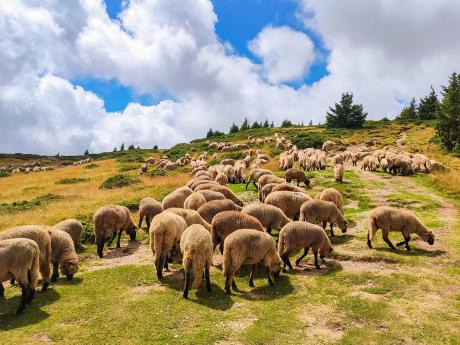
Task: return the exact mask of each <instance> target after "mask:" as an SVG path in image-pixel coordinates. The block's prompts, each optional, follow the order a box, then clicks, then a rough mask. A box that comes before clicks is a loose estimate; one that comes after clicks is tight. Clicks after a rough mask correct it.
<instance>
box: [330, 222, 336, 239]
mask: <svg viewBox="0 0 460 345" xmlns="http://www.w3.org/2000/svg"><path fill="white" fill-rule="evenodd" d="M329 225H330V226H331V237H332V236H335V235H334V229H333V228H334V225H332V223H329Z"/></svg>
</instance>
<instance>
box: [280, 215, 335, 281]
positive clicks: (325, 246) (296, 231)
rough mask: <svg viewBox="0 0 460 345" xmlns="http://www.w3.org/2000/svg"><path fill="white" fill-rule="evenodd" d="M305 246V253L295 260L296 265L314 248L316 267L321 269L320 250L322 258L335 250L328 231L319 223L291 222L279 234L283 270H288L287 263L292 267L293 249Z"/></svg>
mask: <svg viewBox="0 0 460 345" xmlns="http://www.w3.org/2000/svg"><path fill="white" fill-rule="evenodd" d="M300 248H304V251H303V254H302V255H301V256H300V257H299V258H297V260H296V261H295V264H296V266H298V265H299V263H300V261H301V260H302V259H303V258H304V257H305V256H306V255H307V254H308V250H309V249H310V248H312V250H313V256H314V258H315V267H316V269H318V270H319V269H321V267H320V265H319V263H318V251H319V254H320V257H321V259H323V258H324V257H326V256H328V255H330V254H331V253H332V251H333V248H332V244H331V241H330V240H329V238H328V237H327V235H326V232H325V231H324V230H323V229H322V228H321V227H320V226H318V225H315V224H311V223H307V222H291V223H289V224H287V225H286V226H284V227H283V228H282V229H281V231H280V234H279V242H278V255H279V256H280V257H281V259H282V260H283V263H284V266H283V272H286V265H287V266H289V268H290V269H292V268H293V267H292V264H291V262H290V261H289V254H291V253H292V252H293V251H295V250H297V249H300Z"/></svg>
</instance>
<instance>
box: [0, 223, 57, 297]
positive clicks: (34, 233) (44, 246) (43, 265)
mask: <svg viewBox="0 0 460 345" xmlns="http://www.w3.org/2000/svg"><path fill="white" fill-rule="evenodd" d="M12 238H28V239H30V240H33V241H35V243H37V245H38V248H39V249H40V260H39V270H40V274H41V276H42V290H41V291H46V290H47V289H48V286H49V284H50V273H51V272H50V263H51V238H50V235H49V234H48V231H47V228H46V227H44V226H40V225H23V226H16V227H13V228H9V229H6V230H3V231H0V241H3V240H8V239H12Z"/></svg>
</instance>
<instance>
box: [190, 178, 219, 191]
mask: <svg viewBox="0 0 460 345" xmlns="http://www.w3.org/2000/svg"><path fill="white" fill-rule="evenodd" d="M216 176H217V175H216ZM202 184H205V185H208V184H218V183H217V182H216V181H209V180H205V179H199V180H196V181H194V182H193V183H192V185H191V186H190V188H191V189H193V190H194V191H196V190H197V188H198V187H199V186H201V185H202Z"/></svg>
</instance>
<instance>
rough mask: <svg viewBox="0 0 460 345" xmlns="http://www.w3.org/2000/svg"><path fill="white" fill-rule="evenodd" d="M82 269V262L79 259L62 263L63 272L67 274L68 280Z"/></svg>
mask: <svg viewBox="0 0 460 345" xmlns="http://www.w3.org/2000/svg"><path fill="white" fill-rule="evenodd" d="M79 269H80V264H79V262H78V260H76V261H67V262H64V264H62V265H61V273H62V274H63V275H65V276H66V279H67V280H68V281H71V280H72V279H73V276H74V275H75V274H76V273H77V272H78V270H79Z"/></svg>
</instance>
